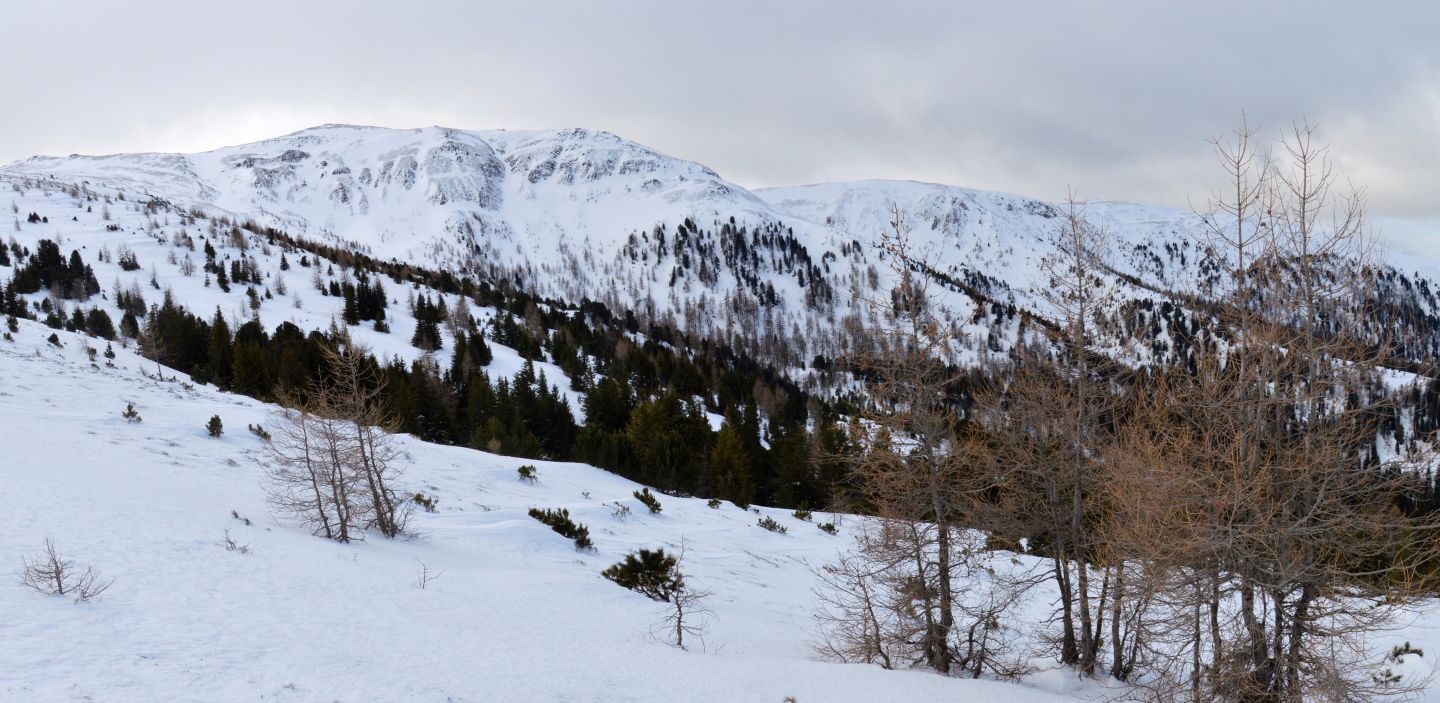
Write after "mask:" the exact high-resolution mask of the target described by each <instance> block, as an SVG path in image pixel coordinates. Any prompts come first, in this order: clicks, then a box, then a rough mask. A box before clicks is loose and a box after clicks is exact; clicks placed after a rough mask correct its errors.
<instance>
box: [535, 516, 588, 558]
mask: <svg viewBox="0 0 1440 703" xmlns="http://www.w3.org/2000/svg"><path fill="white" fill-rule="evenodd" d="M530 517H533V518H535V519H536V520H539V521H540V522H543V523H545V524H546V525H549V526H550V529H552V530H554V531H555V532H557V533H559V534H560V536H562V537H568V538H570V539H572V540H574V541H575V548H576V549H579V550H581V551H589V550H592V549H594V548H595V545H594V543H592V542H591V541H590V529H589V528H587V527H585V526H584V525H581V524H579V523H577V522H575V521H573V520H571V519H570V511H569V510H566V509H565V508H560V509H558V510H550V509H546V510H541V509H539V508H531V509H530Z"/></svg>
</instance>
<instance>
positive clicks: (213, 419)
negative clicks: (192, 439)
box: [205, 415, 225, 437]
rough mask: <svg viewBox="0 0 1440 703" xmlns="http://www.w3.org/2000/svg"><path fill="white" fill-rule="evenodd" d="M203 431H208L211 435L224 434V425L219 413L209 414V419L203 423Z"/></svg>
mask: <svg viewBox="0 0 1440 703" xmlns="http://www.w3.org/2000/svg"><path fill="white" fill-rule="evenodd" d="M205 431H206V432H208V433H210V436H211V437H219V436H220V435H222V434H225V425H224V424H223V423H221V422H220V416H219V415H211V416H210V421H209V422H207V423H205Z"/></svg>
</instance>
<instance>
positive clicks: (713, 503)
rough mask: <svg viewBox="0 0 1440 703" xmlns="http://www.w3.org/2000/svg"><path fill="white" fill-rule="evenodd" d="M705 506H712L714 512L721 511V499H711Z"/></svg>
mask: <svg viewBox="0 0 1440 703" xmlns="http://www.w3.org/2000/svg"><path fill="white" fill-rule="evenodd" d="M705 505H708V506H710V508H711V509H712V510H719V509H720V499H719V498H711V499H710V500H707V501H705Z"/></svg>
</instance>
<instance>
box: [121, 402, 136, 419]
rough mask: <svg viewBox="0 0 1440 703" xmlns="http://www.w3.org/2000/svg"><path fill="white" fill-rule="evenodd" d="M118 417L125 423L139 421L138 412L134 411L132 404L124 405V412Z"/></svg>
mask: <svg viewBox="0 0 1440 703" xmlns="http://www.w3.org/2000/svg"><path fill="white" fill-rule="evenodd" d="M120 417H123V418H125V419H126V420H127V421H129V422H139V421H140V411H138V410H136V409H135V404H134V403H126V404H125V411H124V412H122V413H120Z"/></svg>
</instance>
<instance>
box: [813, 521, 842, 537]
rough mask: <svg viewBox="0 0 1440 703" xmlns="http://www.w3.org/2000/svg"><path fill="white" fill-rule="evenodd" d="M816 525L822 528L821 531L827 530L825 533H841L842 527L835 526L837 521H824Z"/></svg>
mask: <svg viewBox="0 0 1440 703" xmlns="http://www.w3.org/2000/svg"><path fill="white" fill-rule="evenodd" d="M816 527H818V528H820V531H821V532H825V533H828V534H832V535H834V534H839V533H840V528H838V527H836V526H835V523H833V522H822V523H820V524H818V525H816Z"/></svg>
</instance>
